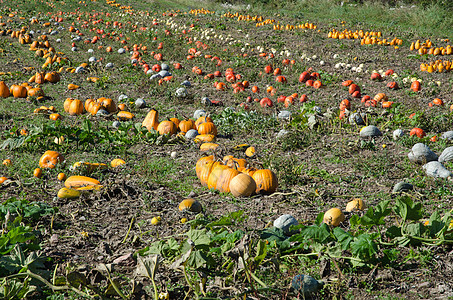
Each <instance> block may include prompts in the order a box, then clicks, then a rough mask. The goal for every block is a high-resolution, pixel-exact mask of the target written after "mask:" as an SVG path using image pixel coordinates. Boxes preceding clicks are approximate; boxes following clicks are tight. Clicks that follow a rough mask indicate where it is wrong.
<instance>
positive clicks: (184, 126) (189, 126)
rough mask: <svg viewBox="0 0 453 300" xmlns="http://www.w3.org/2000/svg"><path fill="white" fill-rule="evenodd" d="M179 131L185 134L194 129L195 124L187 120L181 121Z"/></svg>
mask: <svg viewBox="0 0 453 300" xmlns="http://www.w3.org/2000/svg"><path fill="white" fill-rule="evenodd" d="M178 127H179V130H181V131H182V132H184V133H186V132H187V131H189V130H190V129H195V122H194V121H193V120H191V119H188V120H182V121H181V122H179V126H178Z"/></svg>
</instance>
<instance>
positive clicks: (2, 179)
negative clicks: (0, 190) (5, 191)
mask: <svg viewBox="0 0 453 300" xmlns="http://www.w3.org/2000/svg"><path fill="white" fill-rule="evenodd" d="M6 180H8V177H5V176H2V177H0V184H2V183H3V182H5V181H6Z"/></svg>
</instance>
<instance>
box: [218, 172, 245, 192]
mask: <svg viewBox="0 0 453 300" xmlns="http://www.w3.org/2000/svg"><path fill="white" fill-rule="evenodd" d="M239 173H240V172H239V171H238V170H236V169H233V168H227V169H225V170H223V172H222V173H221V174H220V177H219V179H218V180H217V185H216V186H217V190H219V192H221V193H229V192H230V181H231V179H233V178H234V177H235V176H236V175H238V174H239Z"/></svg>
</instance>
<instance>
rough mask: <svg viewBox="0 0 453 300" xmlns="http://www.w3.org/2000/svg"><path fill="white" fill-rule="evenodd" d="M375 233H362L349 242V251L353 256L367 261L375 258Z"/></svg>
mask: <svg viewBox="0 0 453 300" xmlns="http://www.w3.org/2000/svg"><path fill="white" fill-rule="evenodd" d="M374 238H375V235H370V234H368V233H363V234H361V235H359V236H358V237H357V238H355V239H354V241H353V242H352V243H351V253H352V255H353V256H354V257H358V258H360V259H362V260H365V261H369V260H372V259H374V258H375V254H376V252H377V245H376V243H375V242H374Z"/></svg>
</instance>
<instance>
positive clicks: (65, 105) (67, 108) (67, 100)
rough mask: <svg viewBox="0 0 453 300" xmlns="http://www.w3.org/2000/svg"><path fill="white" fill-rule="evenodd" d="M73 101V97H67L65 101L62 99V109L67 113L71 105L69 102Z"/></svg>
mask: <svg viewBox="0 0 453 300" xmlns="http://www.w3.org/2000/svg"><path fill="white" fill-rule="evenodd" d="M73 101H74V99H72V98H67V99H66V100H65V101H64V105H63V106H64V111H65V112H67V113H69V107H70V106H71V103H72V102H73Z"/></svg>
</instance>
